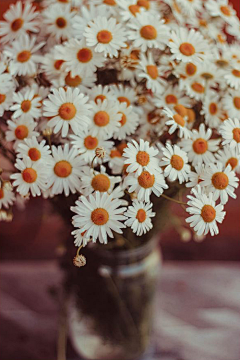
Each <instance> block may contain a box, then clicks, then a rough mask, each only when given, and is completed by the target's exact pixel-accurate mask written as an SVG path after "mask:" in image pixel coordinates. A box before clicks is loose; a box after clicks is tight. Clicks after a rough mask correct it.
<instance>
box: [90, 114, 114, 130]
mask: <svg viewBox="0 0 240 360" xmlns="http://www.w3.org/2000/svg"><path fill="white" fill-rule="evenodd" d="M93 120H94V122H95V124H96V125H97V126H100V127H102V126H106V125H107V124H108V123H109V120H110V118H109V115H108V113H107V112H106V111H98V112H97V113H96V114H95V115H94V119H93Z"/></svg>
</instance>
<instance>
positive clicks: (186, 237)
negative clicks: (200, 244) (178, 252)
mask: <svg viewBox="0 0 240 360" xmlns="http://www.w3.org/2000/svg"><path fill="white" fill-rule="evenodd" d="M180 237H181V240H182V241H183V242H188V241H190V240H191V237H192V234H191V231H190V230H188V229H182V230H181V232H180Z"/></svg>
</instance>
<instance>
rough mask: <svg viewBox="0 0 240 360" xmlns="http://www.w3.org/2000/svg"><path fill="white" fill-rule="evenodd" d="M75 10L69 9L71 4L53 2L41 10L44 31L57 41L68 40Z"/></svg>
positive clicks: (71, 34) (71, 32) (71, 31)
mask: <svg viewBox="0 0 240 360" xmlns="http://www.w3.org/2000/svg"><path fill="white" fill-rule="evenodd" d="M75 14H76V13H75V11H71V5H70V4H69V5H67V6H61V5H59V4H53V5H51V6H48V7H47V8H46V9H45V10H44V11H43V12H42V16H43V24H44V26H45V31H46V33H47V34H49V35H50V36H52V37H54V38H55V39H56V40H57V41H60V40H61V39H62V40H68V39H70V38H71V37H72V36H73V27H72V21H73V17H74V16H75Z"/></svg>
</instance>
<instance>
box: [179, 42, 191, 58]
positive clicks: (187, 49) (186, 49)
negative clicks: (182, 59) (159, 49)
mask: <svg viewBox="0 0 240 360" xmlns="http://www.w3.org/2000/svg"><path fill="white" fill-rule="evenodd" d="M179 50H180V52H181V53H182V54H183V55H185V56H192V55H194V54H195V48H194V46H193V45H192V44H190V43H188V42H185V43H182V44H181V45H180V46H179Z"/></svg>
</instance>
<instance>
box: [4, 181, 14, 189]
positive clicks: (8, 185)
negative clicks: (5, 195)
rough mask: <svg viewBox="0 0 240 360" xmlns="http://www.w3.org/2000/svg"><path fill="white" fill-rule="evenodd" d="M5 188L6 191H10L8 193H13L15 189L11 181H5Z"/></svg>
mask: <svg viewBox="0 0 240 360" xmlns="http://www.w3.org/2000/svg"><path fill="white" fill-rule="evenodd" d="M3 188H4V189H5V190H8V191H12V190H13V187H12V184H11V183H10V181H4V183H3Z"/></svg>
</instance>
